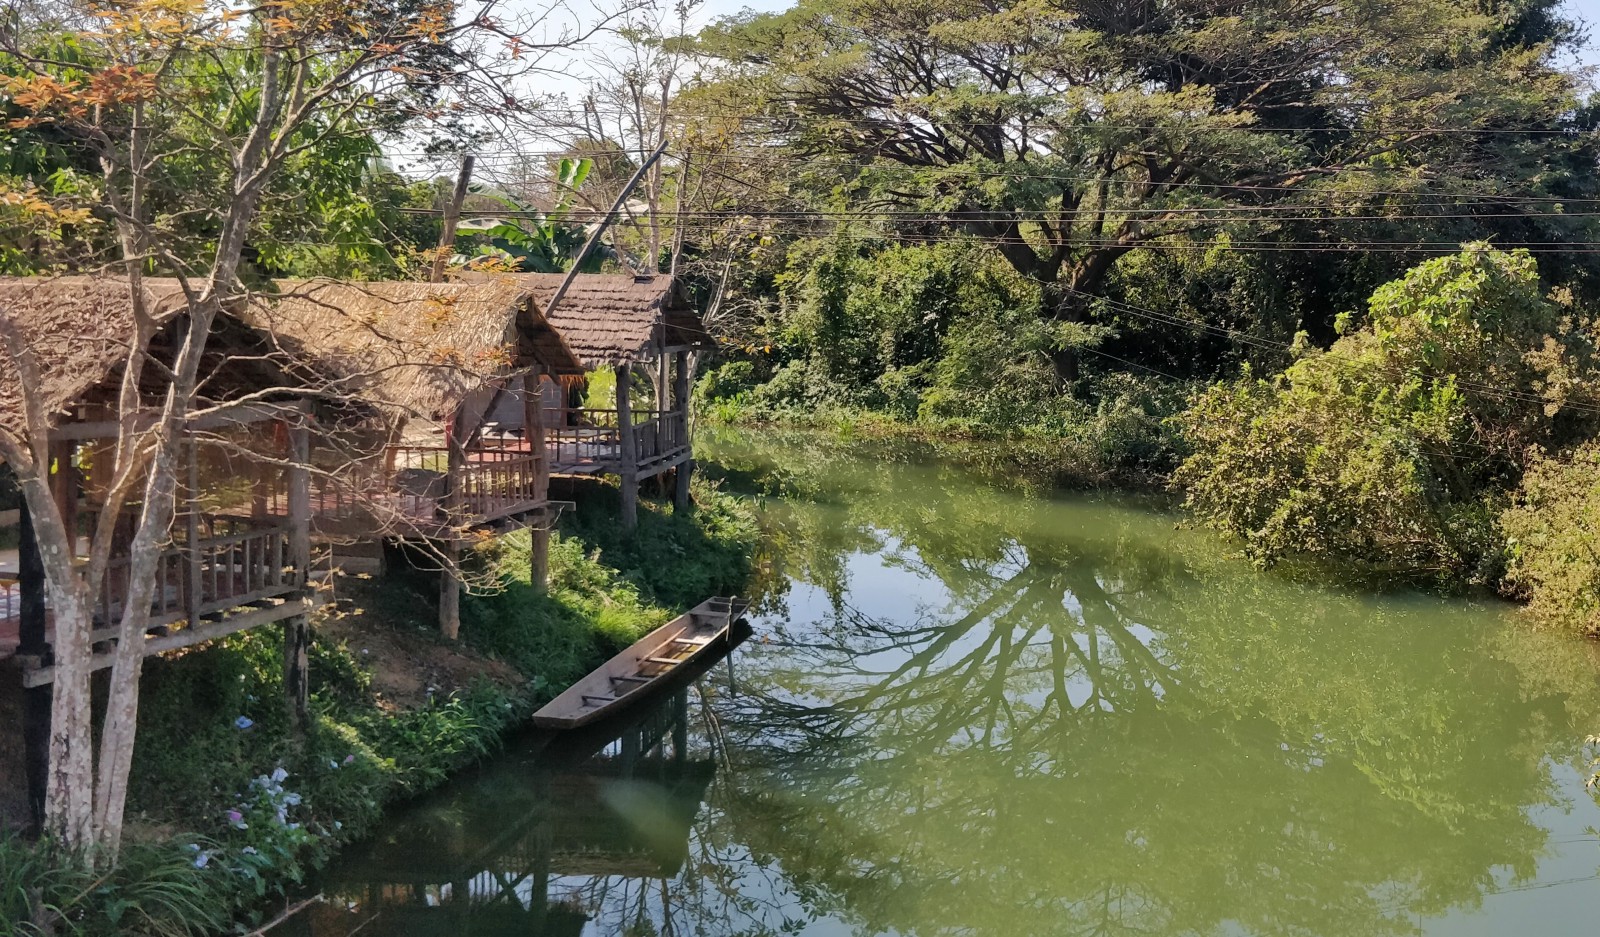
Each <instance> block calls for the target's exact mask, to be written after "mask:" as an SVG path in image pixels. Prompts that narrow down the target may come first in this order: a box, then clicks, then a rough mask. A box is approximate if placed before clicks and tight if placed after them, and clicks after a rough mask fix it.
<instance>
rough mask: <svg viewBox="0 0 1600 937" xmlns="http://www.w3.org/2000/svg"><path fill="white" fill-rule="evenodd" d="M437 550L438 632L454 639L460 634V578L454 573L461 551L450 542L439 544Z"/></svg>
mask: <svg viewBox="0 0 1600 937" xmlns="http://www.w3.org/2000/svg"><path fill="white" fill-rule="evenodd" d="M439 552H440V554H441V562H440V569H439V633H440V634H442V635H444V637H445V640H447V641H454V640H455V639H457V638H459V637H460V636H461V579H460V577H459V576H458V575H457V573H456V570H457V568H458V567H459V566H460V563H461V551H460V550H459V549H457V547H456V546H455V544H454V542H451V543H448V544H441V545H440V546H439Z"/></svg>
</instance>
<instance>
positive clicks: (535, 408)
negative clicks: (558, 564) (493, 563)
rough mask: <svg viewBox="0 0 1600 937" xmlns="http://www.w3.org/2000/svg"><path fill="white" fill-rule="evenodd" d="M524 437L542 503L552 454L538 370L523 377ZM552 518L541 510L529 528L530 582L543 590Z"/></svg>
mask: <svg viewBox="0 0 1600 937" xmlns="http://www.w3.org/2000/svg"><path fill="white" fill-rule="evenodd" d="M522 438H523V441H524V442H526V443H527V444H528V452H529V453H530V454H532V455H535V456H538V457H539V461H538V464H537V465H536V466H535V467H534V485H533V489H534V496H535V497H536V498H538V499H539V500H540V501H544V500H546V499H547V498H549V497H550V455H549V453H548V452H546V451H545V432H544V383H543V380H542V375H541V374H540V373H539V371H538V370H537V369H535V370H533V371H529V372H528V373H527V374H524V375H523V377H522ZM552 518H553V515H552V514H551V512H550V511H548V510H546V511H541V512H540V513H539V515H538V516H537V517H536V519H535V520H534V523H533V526H531V527H529V528H528V538H529V540H530V541H531V545H530V546H531V549H530V550H529V556H528V581H529V582H530V583H531V584H532V585H533V587H534V588H535V589H538V590H540V591H541V592H542V591H544V589H545V587H546V586H547V585H549V582H550V525H551V523H552Z"/></svg>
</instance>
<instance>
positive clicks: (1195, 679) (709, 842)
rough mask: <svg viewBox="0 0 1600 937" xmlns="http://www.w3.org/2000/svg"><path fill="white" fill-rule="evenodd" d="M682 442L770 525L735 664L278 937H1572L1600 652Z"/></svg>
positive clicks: (955, 484) (1157, 522)
mask: <svg viewBox="0 0 1600 937" xmlns="http://www.w3.org/2000/svg"><path fill="white" fill-rule="evenodd" d="M704 448H705V449H706V450H709V453H708V456H707V459H706V461H708V462H710V463H713V464H712V466H711V467H710V471H711V473H712V474H713V475H718V476H721V477H722V479H723V484H724V485H725V487H726V488H727V489H729V490H731V491H735V492H738V493H741V494H744V495H746V496H748V497H751V498H752V499H754V500H756V501H757V502H758V503H759V506H760V510H761V512H762V515H763V518H764V523H765V526H766V528H767V530H768V532H769V537H768V542H767V547H766V548H765V551H764V553H763V555H762V556H761V557H760V558H759V566H760V573H759V576H758V582H757V583H756V584H755V586H754V587H753V588H752V593H753V594H754V595H755V596H756V601H757V605H756V606H755V608H754V609H753V610H752V614H751V616H750V617H751V623H752V625H753V626H754V636H753V638H752V639H751V640H750V641H748V642H746V643H745V644H744V645H743V646H742V647H741V648H740V649H739V650H738V651H736V652H735V655H734V657H733V660H732V664H731V667H730V666H729V665H728V664H727V663H722V664H718V665H717V666H716V667H715V668H714V669H713V670H711V671H710V673H708V674H707V676H706V677H705V679H703V680H702V681H701V682H700V684H699V685H698V687H697V688H696V689H695V690H694V691H693V692H691V693H690V694H688V695H687V698H686V700H684V701H682V702H672V703H669V705H668V706H666V707H665V708H664V709H662V710H660V711H659V712H656V713H651V714H648V715H647V716H645V717H643V718H644V721H643V724H642V725H635V726H632V727H630V728H629V729H628V731H627V732H626V733H625V737H626V738H627V741H618V742H610V743H609V744H606V741H607V740H606V739H603V738H602V739H598V740H591V744H589V745H587V746H585V745H581V744H574V745H568V746H565V749H560V750H552V749H550V748H547V747H546V740H544V739H529V740H527V741H526V742H525V743H522V744H519V745H515V746H513V747H512V749H511V751H510V752H508V754H507V755H506V756H505V757H504V758H502V759H500V760H499V761H497V762H496V763H495V764H493V765H490V766H488V767H487V768H486V769H485V770H483V771H482V772H481V773H479V774H477V775H475V776H473V777H470V778H466V779H463V780H462V781H460V782H458V783H457V784H455V785H453V786H452V787H451V788H450V789H448V790H446V791H445V792H443V793H442V794H441V795H439V796H438V797H436V798H433V799H430V800H429V801H427V802H425V803H423V804H420V805H418V806H417V807H416V808H414V809H413V810H411V811H410V812H408V813H405V814H403V815H400V816H398V817H396V818H395V820H394V822H393V824H392V825H391V826H390V827H389V829H388V830H387V831H386V834H385V835H384V836H381V837H380V838H379V839H378V840H377V841H375V842H374V843H372V844H371V845H370V846H368V847H366V848H364V849H359V850H355V851H353V852H352V853H351V854H350V855H349V857H348V858H347V859H346V860H345V861H344V862H343V863H342V864H341V865H340V866H339V867H337V868H335V869H333V870H331V872H330V874H329V876H328V878H327V881H326V882H324V883H323V889H324V893H325V894H327V895H328V896H329V899H330V900H329V902H328V904H326V905H324V906H322V907H319V908H316V909H315V910H314V911H313V912H312V913H310V914H308V915H305V916H303V917H302V918H301V919H300V920H298V921H297V922H295V923H294V924H293V925H291V927H290V928H289V930H292V931H294V932H297V933H298V934H300V935H301V937H311V935H337V937H350V935H353V934H356V933H360V934H362V935H367V937H374V935H424V934H461V935H466V934H481V935H494V937H500V935H513V934H516V935H532V934H546V935H557V934H561V935H580V934H581V935H595V937H631V935H644V934H679V935H707V937H719V935H735V934H739V935H746V934H748V935H764V934H772V935H778V934H795V935H807V937H836V935H837V937H843V935H879V934H897V935H947V934H970V935H1031V934H1039V935H1054V934H1063V935H1066V934H1072V935H1080V934H1081V935H1091V934H1093V935H1148V937H1168V935H1189V934H1194V935H1212V934H1216V935H1329V937H1335V935H1337V937H1344V935H1391V934H1393V935H1404V934H1428V935H1450V937H1457V935H1514V937H1539V935H1552V937H1555V935H1560V937H1566V935H1573V937H1577V935H1591V934H1595V933H1600V877H1597V870H1600V834H1597V832H1596V828H1597V827H1600V809H1597V805H1596V802H1595V800H1594V798H1593V797H1592V796H1591V795H1590V793H1589V792H1588V791H1586V790H1585V787H1584V779H1585V778H1586V777H1587V776H1588V774H1589V768H1588V764H1589V760H1590V755H1589V753H1588V752H1587V751H1586V749H1585V743H1584V739H1585V737H1586V736H1587V735H1590V734H1593V733H1595V732H1597V731H1600V655H1597V654H1596V653H1595V647H1594V646H1593V645H1591V644H1588V643H1584V642H1580V641H1575V640H1570V639H1566V638H1562V637H1559V636H1556V635H1551V634H1547V633H1539V632H1534V631H1531V630H1529V629H1527V628H1526V627H1524V626H1523V625H1522V624H1521V623H1520V622H1519V620H1518V618H1517V615H1516V614H1515V612H1514V611H1513V610H1511V609H1509V608H1508V607H1505V606H1501V605H1498V604H1492V603H1482V602H1472V601H1468V600H1457V599H1441V598H1438V597H1434V596H1426V595H1417V594H1407V595H1384V596H1379V595H1371V594H1367V593H1364V592H1360V591H1356V590H1338V589H1333V588H1327V587H1313V586H1309V585H1300V584H1296V583H1294V582H1292V581H1290V580H1288V579H1287V578H1286V577H1285V576H1282V575H1278V574H1263V573H1260V572H1258V571H1256V570H1254V569H1252V568H1250V567H1249V566H1248V565H1247V564H1245V563H1243V562H1242V561H1240V560H1238V559H1236V558H1235V557H1233V556H1232V555H1231V553H1230V550H1229V549H1228V547H1227V546H1226V544H1223V543H1221V542H1219V541H1218V540H1216V539H1215V538H1213V537H1211V536H1210V535H1208V534H1205V533H1203V532H1199V531H1194V530H1189V529H1185V528H1183V527H1181V526H1180V525H1179V520H1180V519H1179V518H1178V517H1176V516H1174V515H1170V514H1165V513H1160V512H1157V511H1154V510H1150V509H1147V508H1144V507H1141V506H1138V505H1136V504H1133V503H1130V502H1127V501H1121V500H1116V499H1108V498H1105V497H1098V496H1087V495H1066V494H1055V495H1045V494H1037V493H1028V492H1027V491H1026V490H1024V489H1022V488H1020V487H1019V486H1015V485H1010V484H1006V483H1005V480H1004V479H1000V478H997V477H995V476H993V475H989V474H985V473H984V472H982V471H980V470H974V469H970V468H963V467H958V466H955V465H953V464H948V463H941V462H938V461H936V460H933V459H931V458H928V457H926V456H925V455H920V454H918V453H917V452H916V451H914V450H910V449H907V448H906V447H904V446H891V445H886V444H880V443H862V444H858V445H843V444H838V443H834V442H823V441H819V440H817V439H813V438H807V437H795V438H792V439H789V440H788V441H787V442H774V441H772V439H771V438H770V437H763V439H762V442H761V443H760V444H757V443H756V442H754V441H753V438H752V437H744V438H741V437H737V436H731V437H725V438H721V439H718V440H713V441H711V442H710V443H709V444H708V445H706V446H705V447H704ZM680 707H681V708H680ZM675 734H682V735H686V738H680V739H679V741H680V742H682V743H683V745H682V747H681V749H680V748H679V747H678V746H675V745H674V744H673V738H674V735H675ZM657 738H660V739H661V740H662V745H661V746H659V748H658V749H657V750H651V746H652V744H653V742H654V741H655V740H656V739H657ZM595 750H598V752H599V754H598V756H597V757H594V758H588V759H587V760H585V759H584V758H583V757H582V756H584V755H587V754H588V753H589V752H590V751H595Z"/></svg>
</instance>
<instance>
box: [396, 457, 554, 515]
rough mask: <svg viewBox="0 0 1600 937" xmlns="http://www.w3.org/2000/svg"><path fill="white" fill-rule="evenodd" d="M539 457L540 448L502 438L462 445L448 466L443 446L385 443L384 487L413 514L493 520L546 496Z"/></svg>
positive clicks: (541, 460)
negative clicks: (452, 465)
mask: <svg viewBox="0 0 1600 937" xmlns="http://www.w3.org/2000/svg"><path fill="white" fill-rule="evenodd" d="M543 459H544V454H543V453H537V452H529V451H527V449H526V448H515V447H512V446H510V445H506V444H504V443H503V442H502V443H501V444H497V445H486V446H474V447H473V448H471V449H468V450H466V452H465V453H463V455H462V461H461V462H460V464H458V465H457V466H456V468H455V470H454V472H451V471H450V452H449V450H448V449H446V448H445V447H444V446H390V447H389V449H388V451H387V452H386V454H385V464H386V476H387V483H386V485H385V489H386V490H388V491H390V492H392V493H393V494H394V496H395V497H397V498H399V499H401V501H402V502H403V503H402V507H401V509H402V511H403V512H405V513H409V514H412V515H414V516H425V515H426V516H435V515H438V516H440V517H441V519H453V520H455V521H457V522H462V521H469V522H470V521H477V520H492V519H494V518H497V517H502V516H504V515H506V514H508V513H513V512H515V511H517V510H518V509H521V508H526V507H527V506H528V505H529V504H533V503H536V502H539V501H543V500H544V499H545V497H546V494H547V492H546V489H545V477H546V476H545V473H544V472H543V471H542V466H541V463H542V462H543ZM411 501H414V502H415V503H409V502H411Z"/></svg>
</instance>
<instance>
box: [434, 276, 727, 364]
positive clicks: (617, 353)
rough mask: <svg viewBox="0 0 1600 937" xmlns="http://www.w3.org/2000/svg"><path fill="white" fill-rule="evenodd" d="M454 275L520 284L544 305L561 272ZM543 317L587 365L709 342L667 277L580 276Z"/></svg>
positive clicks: (635, 358) (623, 360)
mask: <svg viewBox="0 0 1600 937" xmlns="http://www.w3.org/2000/svg"><path fill="white" fill-rule="evenodd" d="M458 279H459V280H461V281H463V282H476V283H483V282H511V283H518V284H521V285H523V286H524V287H526V288H527V289H529V290H530V291H531V292H532V293H533V296H534V299H535V300H536V301H537V302H538V303H539V307H540V308H541V309H545V308H547V307H548V306H549V303H550V300H551V298H553V297H554V296H555V293H556V290H557V289H558V288H560V286H561V281H562V280H564V279H566V274H564V273H464V274H460V275H458ZM547 317H548V319H549V321H550V324H551V325H552V326H554V327H555V329H556V331H558V332H560V333H561V336H562V338H564V339H566V341H567V344H568V345H570V346H571V347H572V350H573V351H575V352H577V354H578V357H579V358H580V359H582V361H583V363H584V365H585V366H586V367H590V368H595V367H601V366H609V365H614V364H623V363H627V362H632V361H638V360H641V359H645V358H652V357H654V356H655V355H656V353H657V351H658V350H659V349H660V348H662V347H663V346H665V347H669V348H671V347H684V346H688V347H695V348H706V347H710V345H711V340H710V338H709V336H707V334H706V328H705V323H703V322H701V320H700V315H699V313H698V312H696V311H695V309H694V307H693V306H691V305H690V304H689V301H688V297H687V296H686V295H685V294H684V292H683V288H682V286H681V285H680V284H679V283H678V281H677V280H675V279H674V278H672V277H670V276H659V275H658V276H645V277H634V276H630V275H627V274H600V273H592V274H589V273H586V274H579V275H578V276H577V277H575V278H574V279H573V281H572V286H571V287H570V288H569V289H568V290H567V293H566V295H565V296H563V297H562V298H561V302H560V304H559V305H558V306H557V307H556V308H555V309H554V310H551V311H550V312H549V313H548V316H547Z"/></svg>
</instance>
